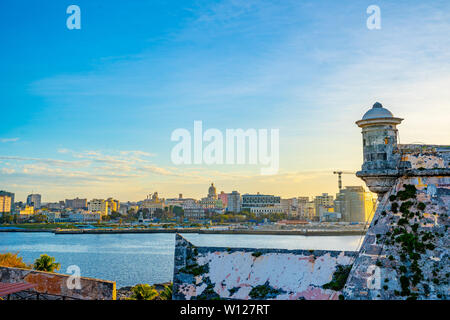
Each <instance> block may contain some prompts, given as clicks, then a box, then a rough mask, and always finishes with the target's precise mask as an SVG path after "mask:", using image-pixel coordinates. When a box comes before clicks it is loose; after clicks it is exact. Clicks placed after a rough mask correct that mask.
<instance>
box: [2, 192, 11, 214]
mask: <svg viewBox="0 0 450 320" xmlns="http://www.w3.org/2000/svg"><path fill="white" fill-rule="evenodd" d="M11 211H12V198H11V197H10V196H7V195H0V213H10V212H11Z"/></svg>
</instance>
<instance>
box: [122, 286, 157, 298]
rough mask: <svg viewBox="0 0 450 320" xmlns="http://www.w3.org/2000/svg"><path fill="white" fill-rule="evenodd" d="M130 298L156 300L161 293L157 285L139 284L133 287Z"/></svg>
mask: <svg viewBox="0 0 450 320" xmlns="http://www.w3.org/2000/svg"><path fill="white" fill-rule="evenodd" d="M131 292H132V293H131V297H130V298H129V299H130V300H155V299H156V298H157V297H158V296H159V294H158V290H156V289H155V286H151V285H149V284H137V285H135V286H134V287H133V288H131Z"/></svg>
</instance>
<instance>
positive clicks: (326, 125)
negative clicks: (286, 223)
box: [0, 0, 450, 202]
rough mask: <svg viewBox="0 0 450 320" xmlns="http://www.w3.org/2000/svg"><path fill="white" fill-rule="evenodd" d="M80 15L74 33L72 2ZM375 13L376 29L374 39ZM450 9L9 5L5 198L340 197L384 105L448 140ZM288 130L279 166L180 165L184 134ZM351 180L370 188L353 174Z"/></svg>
mask: <svg viewBox="0 0 450 320" xmlns="http://www.w3.org/2000/svg"><path fill="white" fill-rule="evenodd" d="M71 4H76V5H78V6H79V7H80V9H81V29H80V30H69V29H68V28H67V27H66V19H67V17H68V16H69V14H67V13H66V9H67V7H68V6H69V5H71ZM369 5H377V6H379V7H380V9H381V29H379V30H369V29H368V28H367V25H366V20H367V18H368V17H369V16H370V14H368V13H367V12H366V10H367V8H368V6H369ZM449 31H450V3H449V2H448V1H437V0H436V1H432V2H430V3H429V2H425V1H412V0H408V1H395V3H393V1H300V0H296V1H291V0H283V1H267V0H225V1H212V0H209V1H191V0H183V1H175V0H174V1H160V0H152V1H137V0H135V1H132V0H129V1H112V0H111V1H100V0H89V1H87V0H86V1H82V0H75V1H50V0H46V1H44V0H43V1H39V2H37V1H22V0H14V1H13V0H4V1H2V2H1V3H0V37H1V39H2V50H0V59H1V60H0V61H1V62H0V79H1V87H0V90H1V91H0V108H1V112H2V117H1V119H2V125H1V126H0V189H4V190H8V191H11V192H15V193H16V198H18V200H24V198H25V197H26V195H27V194H28V193H31V192H32V191H33V192H35V193H41V194H42V195H43V201H44V202H46V201H56V200H60V199H64V198H69V197H75V196H80V197H87V198H93V197H101V198H105V197H109V196H112V197H115V198H118V199H120V200H122V201H125V200H140V199H143V198H144V197H145V195H146V194H148V193H150V192H154V191H158V192H159V193H160V194H161V196H163V197H173V196H176V195H178V193H183V194H184V196H186V197H200V196H204V195H205V194H206V192H207V188H208V185H209V184H210V183H211V182H214V183H215V185H216V186H217V189H218V191H221V190H224V191H225V192H231V191H232V190H238V191H240V192H241V193H255V192H257V191H259V192H261V193H269V194H279V195H281V196H283V197H288V196H289V197H290V196H300V195H308V196H314V195H317V194H320V193H322V192H328V193H331V194H334V193H336V192H337V178H336V176H334V175H333V174H332V171H333V170H334V169H343V170H349V171H356V170H358V169H359V168H360V166H361V161H362V146H361V136H360V129H359V128H358V127H357V126H356V125H355V123H354V122H355V121H356V120H358V119H360V118H361V116H362V115H363V114H364V112H365V111H367V110H368V109H369V108H370V107H371V106H372V104H373V103H374V102H376V101H379V102H381V103H382V104H383V105H384V106H385V107H387V108H388V109H390V110H391V111H392V112H393V113H394V115H396V116H399V117H402V118H404V119H405V120H404V122H403V123H402V124H401V125H400V126H399V130H400V141H401V142H402V143H413V142H422V143H430V144H431V143H432V144H449V141H450V132H449V122H450V121H449V116H448V114H449V109H450V90H449V88H450V37H449V36H448V34H449ZM195 120H201V121H202V122H203V127H204V129H207V128H217V129H219V130H221V131H222V132H225V130H226V129H236V128H242V129H249V128H254V129H279V133H280V169H279V172H278V174H276V175H272V176H261V175H260V166H259V165H235V166H231V165H206V164H201V165H181V166H180V165H175V164H173V163H172V161H171V157H170V154H171V150H172V148H173V147H174V145H175V143H174V142H172V141H171V140H170V136H171V133H172V132H173V131H174V130H175V129H177V128H185V129H187V130H189V131H191V132H192V131H193V123H194V121H195ZM343 178H344V185H362V181H360V180H359V179H357V178H356V177H354V176H352V175H345V176H344V177H343Z"/></svg>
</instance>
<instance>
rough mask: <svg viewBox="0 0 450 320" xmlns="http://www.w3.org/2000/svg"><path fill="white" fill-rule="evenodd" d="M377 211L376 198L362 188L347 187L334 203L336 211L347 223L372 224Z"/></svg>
mask: <svg viewBox="0 0 450 320" xmlns="http://www.w3.org/2000/svg"><path fill="white" fill-rule="evenodd" d="M375 210H376V198H375V197H374V195H373V194H372V193H370V192H367V191H366V190H365V189H364V188H363V187H362V186H347V187H345V189H342V190H341V191H340V192H339V193H338V194H337V195H336V200H335V201H334V211H335V212H339V213H341V214H342V220H343V221H345V222H366V221H367V222H370V221H371V219H372V217H373V214H374V212H375Z"/></svg>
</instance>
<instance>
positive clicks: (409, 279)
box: [344, 158, 450, 300]
mask: <svg viewBox="0 0 450 320" xmlns="http://www.w3.org/2000/svg"><path fill="white" fill-rule="evenodd" d="M410 159H411V158H410ZM424 162H425V165H426V163H427V161H426V160H424ZM433 163H434V160H433V159H430V164H432V165H433V166H434V164H433ZM420 165H421V166H422V165H423V163H422V164H420ZM407 185H413V186H414V187H415V188H416V191H415V192H414V195H412V196H410V197H408V196H404V197H403V198H404V199H403V200H402V199H400V198H401V197H399V192H400V193H402V192H403V191H404V190H405V186H407ZM406 197H408V198H407V199H406ZM394 203H396V204H394ZM402 205H403V207H402ZM449 214H450V177H449V176H419V177H417V176H416V177H414V176H413V177H406V176H405V177H402V178H399V179H397V181H396V183H395V185H394V186H393V187H392V188H391V190H390V192H388V193H386V194H385V196H384V197H383V199H382V200H381V202H380V204H379V206H378V209H377V211H376V213H375V216H374V218H373V220H372V223H371V226H370V227H369V229H368V232H367V235H366V237H365V240H364V242H363V245H362V247H361V250H360V253H359V255H358V257H357V258H356V260H355V263H354V265H353V267H352V270H351V272H350V275H349V278H348V280H347V284H346V286H345V288H344V296H345V298H346V299H389V300H392V299H394V300H395V299H407V298H410V299H447V298H448V294H449V272H450V268H449V256H448V247H449V244H450V243H449V237H448V225H449V218H448V215H449ZM427 234H430V235H431V237H432V238H431V239H428V238H429V236H428V235H427Z"/></svg>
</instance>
